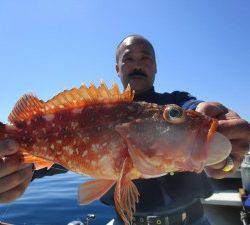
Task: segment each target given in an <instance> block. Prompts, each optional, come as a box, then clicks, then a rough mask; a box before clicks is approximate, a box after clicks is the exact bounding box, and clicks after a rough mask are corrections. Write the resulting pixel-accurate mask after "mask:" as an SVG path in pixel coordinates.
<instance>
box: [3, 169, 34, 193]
mask: <svg viewBox="0 0 250 225" xmlns="http://www.w3.org/2000/svg"><path fill="white" fill-rule="evenodd" d="M32 175H33V172H32V167H31V166H30V167H27V168H24V169H22V170H19V171H16V172H15V173H12V174H10V175H8V176H6V177H3V178H1V179H0V193H4V192H6V191H9V190H11V189H13V188H15V187H16V186H18V185H20V184H21V183H22V182H24V180H26V179H31V177H32Z"/></svg>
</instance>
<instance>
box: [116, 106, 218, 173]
mask: <svg viewBox="0 0 250 225" xmlns="http://www.w3.org/2000/svg"><path fill="white" fill-rule="evenodd" d="M215 124H216V121H215V120H213V119H211V118H209V117H207V116H205V115H202V114H200V113H198V112H196V111H193V110H183V109H182V108H181V107H180V106H178V105H174V104H170V105H165V106H158V108H157V109H155V110H154V113H153V114H151V115H150V116H147V117H143V118H141V119H135V120H133V121H130V122H128V123H123V124H120V125H118V126H117V127H116V130H117V131H118V132H119V134H120V135H121V136H122V137H123V138H124V140H125V141H126V142H127V145H128V151H129V154H130V156H131V159H132V161H133V164H134V166H135V167H136V168H137V169H138V170H139V171H140V172H141V173H142V174H144V175H145V176H150V177H155V176H161V175H163V174H166V173H169V172H177V171H196V172H201V171H202V169H203V168H204V163H205V161H206V159H207V155H208V143H209V140H210V139H211V137H212V135H213V133H214V132H215V130H216V125H215Z"/></svg>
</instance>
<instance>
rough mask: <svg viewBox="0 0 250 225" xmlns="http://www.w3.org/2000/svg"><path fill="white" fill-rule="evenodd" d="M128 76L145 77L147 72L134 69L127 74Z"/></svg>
mask: <svg viewBox="0 0 250 225" xmlns="http://www.w3.org/2000/svg"><path fill="white" fill-rule="evenodd" d="M128 76H129V77H130V78H131V77H133V76H142V77H147V74H146V73H144V72H143V71H142V70H134V71H133V72H132V73H130V74H129V75H128Z"/></svg>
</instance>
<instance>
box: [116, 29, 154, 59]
mask: <svg viewBox="0 0 250 225" xmlns="http://www.w3.org/2000/svg"><path fill="white" fill-rule="evenodd" d="M127 38H134V39H139V40H143V41H144V42H145V43H147V45H148V46H149V47H150V48H151V49H152V52H153V54H154V57H155V50H154V47H153V45H152V44H151V43H150V41H149V40H148V39H146V38H145V37H143V36H142V35H139V34H132V35H128V36H126V37H125V38H123V39H122V41H121V42H120V43H119V44H118V45H117V47H116V53H115V58H116V63H118V60H119V55H120V48H121V46H122V44H123V42H124V41H125V40H126V39H127Z"/></svg>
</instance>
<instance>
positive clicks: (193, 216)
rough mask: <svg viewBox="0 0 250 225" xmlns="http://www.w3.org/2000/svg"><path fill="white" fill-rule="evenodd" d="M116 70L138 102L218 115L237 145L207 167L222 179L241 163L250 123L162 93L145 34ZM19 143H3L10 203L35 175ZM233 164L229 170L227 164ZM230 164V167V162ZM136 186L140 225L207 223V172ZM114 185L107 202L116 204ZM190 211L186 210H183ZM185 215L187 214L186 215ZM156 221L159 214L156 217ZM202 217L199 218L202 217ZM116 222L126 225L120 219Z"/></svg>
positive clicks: (0, 185)
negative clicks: (23, 158)
mask: <svg viewBox="0 0 250 225" xmlns="http://www.w3.org/2000/svg"><path fill="white" fill-rule="evenodd" d="M116 61H117V64H116V71H117V73H118V75H119V77H120V79H121V81H122V84H123V86H124V87H126V86H127V84H128V83H129V84H130V85H131V87H132V89H134V90H135V93H136V95H135V100H136V101H141V100H144V101H148V102H155V103H157V104H168V103H175V104H178V105H180V106H182V107H183V108H189V109H190V108H191V109H196V110H197V111H199V112H201V113H204V114H207V115H209V116H212V117H215V118H217V119H218V120H219V131H220V132H221V133H223V134H224V135H225V136H227V137H228V138H229V139H230V140H231V143H232V146H233V150H232V154H231V158H230V160H225V161H223V162H221V163H219V164H217V165H214V166H212V167H207V168H206V172H207V174H209V175H210V176H212V177H214V178H223V177H225V176H226V175H227V174H228V173H229V172H234V171H235V170H236V169H237V167H238V166H239V165H240V162H241V160H242V158H243V155H244V154H245V152H246V151H247V150H248V149H249V140H250V125H249V124H248V122H246V121H244V120H242V119H241V118H240V117H239V116H238V115H237V114H236V113H234V112H232V111H230V110H228V109H227V108H226V107H224V106H223V105H221V104H219V103H206V102H201V101H197V100H196V99H195V98H194V97H191V96H190V95H189V94H188V93H186V92H173V93H171V94H169V93H164V94H159V93H156V92H155V91H154V88H153V83H154V78H155V74H156V72H157V69H156V61H155V53H154V49H153V47H152V45H151V44H150V42H149V41H148V40H146V39H145V38H144V37H142V36H138V35H132V36H129V37H127V38H125V39H124V40H123V41H122V42H121V43H120V44H119V46H118V47H117V52H116ZM17 151H18V146H17V144H16V143H14V142H13V141H11V140H5V141H1V142H0V158H1V160H0V203H7V202H10V201H13V200H15V199H16V198H18V197H20V196H21V194H22V193H23V192H24V190H25V189H26V187H27V186H28V184H29V182H30V180H31V179H32V176H33V172H32V165H23V164H22V162H21V160H20V157H19V155H18V154H17ZM232 162H233V164H234V167H233V169H232V170H231V171H229V172H228V171H227V170H226V169H225V168H227V167H228V166H229V165H228V164H232ZM226 166H227V167H226ZM55 171H56V170H53V169H51V170H49V171H46V170H42V171H38V172H35V174H34V176H33V178H36V177H42V176H44V175H48V174H49V175H52V174H54V173H56V172H55ZM136 185H137V187H138V189H139V191H140V194H141V196H140V203H139V205H138V207H137V212H136V217H135V219H136V220H137V222H136V224H140V221H141V224H145V222H144V223H143V222H142V220H145V219H146V216H152V215H157V214H158V215H159V217H157V218H156V220H155V221H154V223H152V224H157V223H158V224H160V222H161V224H164V223H163V222H162V219H164V220H165V219H166V218H167V219H169V222H170V224H181V223H182V222H184V220H186V221H189V222H190V223H189V224H193V223H196V224H207V222H206V220H205V219H204V218H203V211H202V207H201V204H200V202H199V201H197V199H198V198H202V197H207V196H209V195H210V194H211V193H212V190H211V186H210V185H209V182H208V179H207V177H206V175H205V173H202V174H200V175H199V174H194V173H179V174H175V175H174V176H164V177H161V178H155V179H148V180H138V181H136ZM112 199H113V197H112V190H111V191H109V192H108V193H107V194H106V195H105V196H104V197H103V198H102V201H103V202H105V203H106V204H111V205H112V204H113V200H112ZM183 212H185V213H183ZM185 217H186V218H185ZM152 220H154V218H153V219H152ZM197 221H198V222H197ZM115 223H116V224H122V223H121V222H120V221H119V218H118V220H117V221H116V222H115Z"/></svg>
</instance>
